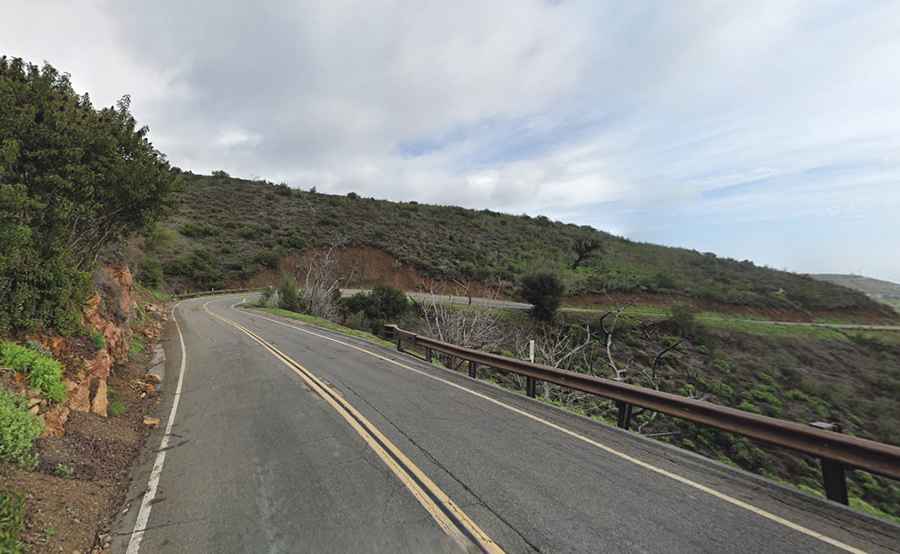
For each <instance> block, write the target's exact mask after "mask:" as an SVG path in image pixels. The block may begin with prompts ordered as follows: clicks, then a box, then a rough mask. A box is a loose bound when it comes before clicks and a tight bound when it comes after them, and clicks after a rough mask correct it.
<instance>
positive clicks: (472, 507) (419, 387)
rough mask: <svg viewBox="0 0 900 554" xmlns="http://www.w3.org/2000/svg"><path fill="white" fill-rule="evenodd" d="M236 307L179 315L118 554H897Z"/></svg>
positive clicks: (479, 392) (624, 447)
mask: <svg viewBox="0 0 900 554" xmlns="http://www.w3.org/2000/svg"><path fill="white" fill-rule="evenodd" d="M239 299H240V297H235V296H232V297H216V298H212V299H210V298H200V299H193V300H188V301H184V302H182V303H181V304H180V305H179V306H178V307H177V309H176V312H175V313H176V317H177V321H178V322H179V326H180V331H181V333H183V340H184V348H185V352H186V355H185V356H184V357H183V358H182V356H181V346H180V342H179V338H178V331H177V330H175V329H173V330H172V333H171V335H170V338H169V340H168V341H167V354H168V363H167V378H166V390H165V392H164V402H163V407H162V408H163V415H162V419H163V422H164V426H165V423H166V422H167V420H168V418H169V417H170V414H171V413H172V407H173V405H174V406H175V407H176V409H175V411H174V416H172V419H171V422H170V426H169V430H170V432H169V433H168V434H167V435H166V436H165V437H163V434H164V433H165V429H161V430H160V431H159V435H158V436H156V437H151V443H150V444H161V445H162V448H161V449H159V450H160V451H156V450H154V449H148V450H152V451H149V452H147V453H146V455H145V457H146V460H144V461H143V463H142V466H141V468H140V469H139V470H138V471H137V474H136V476H135V484H134V486H133V487H132V492H131V494H130V496H129V497H130V498H131V499H132V505H131V508H130V509H129V511H128V514H127V516H126V517H124V518H123V521H122V522H120V525H119V528H118V533H117V535H116V540H115V541H114V544H113V546H114V551H120V552H124V551H126V549H127V551H129V552H131V553H133V554H136V553H137V552H147V553H156V552H160V553H169V552H216V553H229V552H461V551H468V552H504V551H505V552H660V553H663V552H665V553H673V552H754V553H758V552H777V553H782V552H809V553H812V552H817V553H818V552H900V528H898V527H896V526H892V525H889V524H886V523H882V522H879V521H876V520H874V519H871V518H868V517H866V516H862V515H858V514H856V513H853V512H850V511H849V510H847V509H845V508H843V507H841V506H837V505H833V504H830V503H827V502H825V501H822V500H819V499H814V498H811V497H807V496H805V495H802V494H799V493H795V492H792V491H789V490H787V489H784V488H782V487H779V486H777V485H774V484H772V483H769V482H767V481H764V480H762V479H759V478H757V477H754V476H750V475H747V474H745V473H742V472H739V471H736V470H733V469H730V468H727V467H725V466H721V465H719V464H716V463H714V462H710V461H707V460H704V459H702V458H699V457H697V456H694V455H692V454H690V453H686V452H683V451H679V450H676V449H673V448H670V447H668V446H666V445H662V444H657V443H654V442H652V441H649V440H646V439H644V438H642V437H638V436H636V435H634V434H632V433H628V432H624V431H621V430H619V429H615V428H610V427H606V426H604V425H600V424H597V423H595V422H592V421H589V420H586V419H583V418H579V417H577V416H573V415H570V414H567V413H564V412H561V411H559V410H557V409H555V408H552V407H549V406H546V405H543V404H540V403H538V402H535V401H532V400H530V399H527V398H525V397H522V396H520V395H516V394H513V393H510V392H508V391H504V390H501V389H499V388H497V387H495V386H493V385H490V384H487V383H483V382H478V381H473V380H471V379H469V378H468V377H466V376H464V375H461V374H456V373H451V372H449V371H446V370H443V369H439V368H435V367H432V366H430V365H427V364H425V363H422V362H419V361H418V360H415V359H412V358H410V357H408V356H406V355H403V354H400V353H397V352H395V351H392V350H389V349H384V348H380V347H378V346H373V345H371V344H369V343H366V342H363V341H359V340H356V339H351V338H347V337H344V336H341V335H337V334H333V333H330V332H327V331H323V330H321V329H318V328H316V327H311V326H307V325H303V324H301V323H298V322H295V321H290V320H284V319H281V318H277V317H272V316H269V315H268V314H263V313H259V312H254V311H252V310H243V309H240V308H235V307H233V305H234V304H235V303H236V302H238V301H239ZM182 359H183V360H184V363H183V365H182ZM182 368H183V377H182V379H181V388H180V394H176V393H177V392H178V388H177V386H176V383H177V382H178V381H179V379H178V377H179V375H180V374H181V373H182V372H181V370H182ZM161 441H162V442H161ZM160 458H162V460H160Z"/></svg>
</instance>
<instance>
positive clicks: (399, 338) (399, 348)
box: [397, 333, 403, 352]
mask: <svg viewBox="0 0 900 554" xmlns="http://www.w3.org/2000/svg"><path fill="white" fill-rule="evenodd" d="M397 351H398V352H403V335H401V334H400V333H397Z"/></svg>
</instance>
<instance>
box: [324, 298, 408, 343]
mask: <svg viewBox="0 0 900 554" xmlns="http://www.w3.org/2000/svg"><path fill="white" fill-rule="evenodd" d="M411 308H412V304H411V303H410V301H409V298H407V297H406V293H405V292H403V291H402V290H399V289H395V288H393V287H375V288H374V289H372V290H371V291H369V292H367V293H366V292H360V293H357V294H354V295H353V296H351V297H350V298H346V299H344V300H342V301H341V311H342V312H343V314H344V318H345V321H346V323H347V325H348V326H350V327H353V328H354V329H364V330H371V331H372V332H373V333H376V334H377V333H380V332H381V330H382V328H383V327H384V324H385V323H388V322H396V321H397V320H398V319H399V318H402V317H403V316H404V315H406V314H408V313H409V311H410V309H411Z"/></svg>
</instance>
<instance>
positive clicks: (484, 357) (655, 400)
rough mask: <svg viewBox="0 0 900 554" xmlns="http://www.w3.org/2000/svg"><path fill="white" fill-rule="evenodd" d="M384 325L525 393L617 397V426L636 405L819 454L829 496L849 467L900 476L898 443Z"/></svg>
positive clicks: (474, 373)
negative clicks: (503, 375) (504, 377)
mask: <svg viewBox="0 0 900 554" xmlns="http://www.w3.org/2000/svg"><path fill="white" fill-rule="evenodd" d="M385 329H386V330H387V331H389V332H391V333H392V334H393V337H394V338H395V339H396V341H397V349H398V350H400V351H401V352H402V351H404V348H403V341H404V340H405V341H407V342H408V343H409V344H411V345H415V346H419V347H422V348H423V349H424V351H425V360H426V361H428V362H430V361H431V360H432V358H433V353H434V352H442V353H444V354H446V355H447V356H450V357H451V364H450V365H451V367H454V365H456V368H458V367H459V366H461V365H462V362H463V361H465V362H468V365H469V367H468V370H469V377H472V378H477V377H478V367H479V366H485V367H492V368H494V369H500V370H504V371H509V372H512V373H516V374H518V375H523V376H525V377H526V392H527V394H528V396H530V397H532V398H534V396H535V389H536V383H537V382H538V381H546V382H548V383H553V384H555V385H561V386H564V387H568V388H570V389H574V390H578V391H581V392H586V393H589V394H594V395H597V396H602V397H604V398H608V399H610V400H613V401H615V402H616V403H617V404H618V407H619V418H618V425H619V427H622V428H624V429H628V426H629V423H630V419H631V415H632V414H631V412H632V408H633V407H634V406H637V407H640V408H643V409H645V410H650V411H654V412H659V413H662V414H666V415H669V416H672V417H677V418H680V419H684V420H686V421H690V422H692V423H697V424H700V425H708V426H710V427H715V428H717V429H721V430H723V431H728V432H731V433H736V434H738V435H743V436H745V437H749V438H752V439H756V440H759V441H762V442H765V443H768V444H772V445H775V446H780V447H784V448H788V449H790V450H794V451H797V452H801V453H803V454H808V455H810V456H815V457H817V458H819V460H820V463H821V467H822V477H823V484H824V486H825V493H826V496H827V497H828V498H829V499H830V500H834V501H836V502H841V503H843V504H847V503H848V498H847V480H846V470H847V469H860V470H863V471H868V472H871V473H876V474H878V475H882V476H884V477H889V478H891V479H898V480H900V447H897V446H893V445H889V444H884V443H880V442H876V441H872V440H868V439H862V438H859V437H852V436H849V435H842V434H840V433H837V432H835V431H829V430H824V429H822V428H818V427H814V426H811V425H803V424H800V423H795V422H791V421H785V420H782V419H776V418H773V417H767V416H762V415H758V414H753V413H750V412H745V411H742V410H737V409H735V408H729V407H726V406H720V405H718V404H713V403H711V402H705V401H703V400H693V399H690V398H685V397H683V396H679V395H676V394H669V393H665V392H659V391H656V390H653V389H648V388H644V387H639V386H636V385H629V384H627V383H622V382H619V381H614V380H611V379H603V378H601V377H595V376H593V375H587V374H584V373H576V372H574V371H567V370H563V369H558V368H555V367H550V366H546V365H541V364H533V363H530V362H526V361H522V360H516V359H514V358H507V357H505V356H499V355H497V354H490V353H487V352H482V351H479V350H472V349H469V348H463V347H461V346H456V345H454V344H449V343H446V342H441V341H439V340H435V339H432V338H429V337H423V336H421V335H417V334H415V333H412V332H410V331H405V330H403V329H400V328H399V327H397V326H396V325H385ZM453 358H458V359H459V360H460V363H459V364H454V363H453V362H452V359H453Z"/></svg>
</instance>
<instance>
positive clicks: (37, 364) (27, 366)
mask: <svg viewBox="0 0 900 554" xmlns="http://www.w3.org/2000/svg"><path fill="white" fill-rule="evenodd" d="M0 365H4V366H6V367H10V368H12V369H13V370H15V371H18V372H20V373H25V374H27V375H28V384H29V386H31V388H34V389H38V390H39V391H41V393H42V394H43V395H44V396H45V397H46V398H47V399H49V400H53V401H54V402H62V401H63V400H65V399H66V386H65V384H64V383H63V380H62V376H63V368H62V364H60V363H59V362H57V361H56V360H54V359H53V358H51V357H50V356H47V355H45V354H42V353H40V352H38V351H36V350H33V349H31V348H26V347H24V346H19V345H18V344H15V343H12V342H0Z"/></svg>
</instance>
